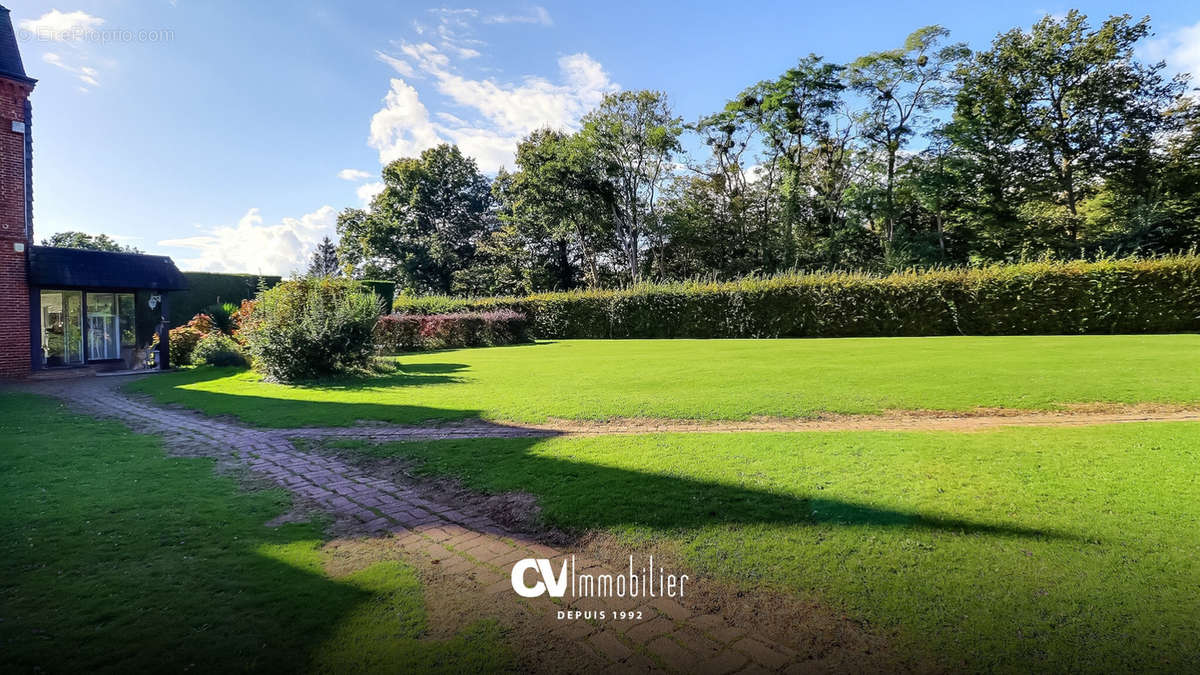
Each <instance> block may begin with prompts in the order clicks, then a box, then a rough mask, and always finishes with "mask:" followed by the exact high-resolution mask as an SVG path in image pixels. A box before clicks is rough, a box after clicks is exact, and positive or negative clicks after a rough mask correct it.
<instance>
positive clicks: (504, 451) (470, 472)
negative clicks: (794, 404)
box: [187, 363, 1076, 538]
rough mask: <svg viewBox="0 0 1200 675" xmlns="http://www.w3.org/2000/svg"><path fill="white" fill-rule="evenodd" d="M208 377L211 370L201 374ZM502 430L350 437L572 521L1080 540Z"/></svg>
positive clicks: (275, 423) (326, 410)
mask: <svg viewBox="0 0 1200 675" xmlns="http://www.w3.org/2000/svg"><path fill="white" fill-rule="evenodd" d="M458 365H459V364H453V363H437V364H426V366H427V367H428V368H429V369H430V371H431V374H428V375H417V376H416V377H418V378H429V377H441V376H442V375H441V374H439V371H449V372H454V369H455V368H456V367H457V366H458ZM200 375H201V376H203V374H202V373H201V374H200ZM187 396H188V405H189V406H190V407H194V408H197V409H200V410H203V411H205V412H206V413H208V414H210V415H222V414H228V415H233V416H239V412H240V413H243V414H244V413H245V411H246V409H248V408H253V409H255V410H256V411H257V412H256V415H255V419H256V420H259V419H268V420H270V426H272V427H275V428H302V427H314V426H337V425H339V424H344V423H345V421H346V420H348V419H349V420H388V421H392V422H397V423H402V424H419V423H422V422H428V421H461V420H476V419H478V418H479V413H480V411H479V410H471V409H448V408H431V407H427V406H410V405H394V404H386V405H385V404H373V403H349V402H334V401H302V400H293V399H288V400H282V399H272V398H266V397H258V396H245V395H238V394H231V393H215V392H205V391H198V390H190V391H188V392H187ZM480 426H482V427H490V428H491V429H492V431H493V432H495V434H496V435H497V436H502V435H506V434H507V435H525V434H526V433H527V434H528V435H527V436H525V437H520V438H486V439H484V438H479V439H462V440H447V441H427V442H412V443H397V444H390V445H386V446H366V445H363V444H351V445H350V446H347V447H350V448H353V449H355V450H356V451H358V452H362V453H364V454H368V455H375V456H387V455H394V456H404V457H410V458H413V459H418V460H420V461H422V462H423V463H424V466H425V468H426V470H428V471H430V472H433V473H436V474H440V475H450V476H456V477H460V478H461V477H469V480H468V483H469V484H470V485H471V486H472V487H475V488H478V489H482V490H485V491H489V492H510V491H526V492H531V493H533V494H535V495H537V496H538V498H539V502H540V504H541V506H542V508H543V509H544V512H545V513H546V515H547V517H549V518H551V519H552V520H553V521H554V524H555V525H559V526H563V527H568V528H578V529H586V528H605V527H615V526H630V525H633V526H644V527H651V528H656V529H664V530H677V529H693V528H698V527H702V526H706V525H713V524H791V525H804V524H809V525H818V524H834V525H845V526H848V527H852V526H886V527H907V528H910V529H913V530H918V531H920V530H925V531H941V532H956V533H965V534H987V535H993V536H1017V537H1049V538H1076V537H1075V536H1074V535H1070V534H1066V533H1062V532H1057V531H1052V530H1042V529H1037V528H1028V527H1022V526H1018V525H1008V524H999V523H985V522H978V521H971V520H967V519H960V518H952V517H946V516H942V515H937V514H926V513H919V512H915V511H903V510H896V509H887V508H881V507H877V506H873V505H869V504H863V503H856V502H853V501H844V500H832V499H829V498H826V497H821V496H818V495H791V494H784V493H779V492H772V491H768V490H758V489H752V488H746V487H739V486H735V485H729V484H726V483H721V482H715V481H707V480H702V479H697V478H689V477H685V476H678V475H666V474H660V473H653V472H649V471H636V470H629V469H621V468H615V467H609V466H602V465H598V464H592V463H588V462H580V461H571V460H566V459H560V458H553V457H547V456H544V455H542V454H538V453H534V452H531V450H533V449H534V448H535V447H536V446H537V444H538V443H540V442H542V440H544V439H545V438H546V437H548V436H553V435H555V434H553V433H550V432H545V431H542V430H528V429H525V428H523V427H521V426H520V425H517V424H498V423H480Z"/></svg>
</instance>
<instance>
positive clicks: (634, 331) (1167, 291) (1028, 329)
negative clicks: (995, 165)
mask: <svg viewBox="0 0 1200 675" xmlns="http://www.w3.org/2000/svg"><path fill="white" fill-rule="evenodd" d="M1198 282H1200V256H1195V255H1182V256H1169V257H1163V258H1154V259H1109V260H1101V261H1097V262H1086V261H1070V262H1030V263H1021V264H1015V265H993V266H986V267H975V268H951V269H935V270H929V271H905V272H899V273H895V274H890V275H887V276H879V275H873V274H866V273H857V272H831V273H796V274H788V275H780V276H773V277H756V278H746V279H741V280H737V281H729V282H703V281H690V282H677V283H666V284H640V285H638V286H633V287H630V288H625V289H619V290H578V291H567V292H558V293H541V294H537V295H530V296H527V297H496V298H451V297H445V296H427V297H416V298H414V297H403V296H402V297H400V298H398V299H397V300H396V302H395V306H394V308H395V310H396V311H398V312H407V313H414V314H434V313H444V312H454V311H470V310H474V311H480V310H488V309H497V308H507V309H513V310H515V311H519V312H523V313H526V314H527V315H528V316H529V317H530V318H531V320H532V322H533V331H534V335H535V336H537V337H541V338H614V337H696V338H713V337H823V336H824V337H841V336H885V335H957V334H982V335H989V334H990V335H995V334H1029V333H1043V334H1054V333H1118V332H1119V333H1142V332H1178V331H1192V330H1197V329H1200V284H1198Z"/></svg>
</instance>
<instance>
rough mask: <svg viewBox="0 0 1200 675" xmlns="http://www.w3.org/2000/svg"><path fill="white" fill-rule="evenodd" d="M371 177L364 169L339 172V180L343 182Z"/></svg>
mask: <svg viewBox="0 0 1200 675" xmlns="http://www.w3.org/2000/svg"><path fill="white" fill-rule="evenodd" d="M370 177H371V174H369V173H367V172H366V171H363V170H362V169H342V170H341V171H339V172H338V178H341V179H342V180H363V179H364V178H370Z"/></svg>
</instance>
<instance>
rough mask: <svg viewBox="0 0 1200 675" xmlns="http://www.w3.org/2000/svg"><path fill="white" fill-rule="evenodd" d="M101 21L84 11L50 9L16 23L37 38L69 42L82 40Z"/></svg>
mask: <svg viewBox="0 0 1200 675" xmlns="http://www.w3.org/2000/svg"><path fill="white" fill-rule="evenodd" d="M103 23H104V19H101V18H100V17H98V16H92V15H91V14H88V13H87V12H84V11H75V12H60V11H58V10H57V9H52V10H50V11H49V12H46V13H45V14H43V15H41V16H40V17H38V18H36V19H25V20H24V21H22V22H20V24H18V25H19V26H20V28H22V29H23V30H27V31H29V32H30V33H32V34H33V37H35V38H37V39H38V40H55V41H59V42H69V41H73V40H82V39H83V38H84V37H85V36H86V35H87V34H88V33H89V32H91V31H94V30H96V29H97V28H99V27H100V26H101V25H102V24H103Z"/></svg>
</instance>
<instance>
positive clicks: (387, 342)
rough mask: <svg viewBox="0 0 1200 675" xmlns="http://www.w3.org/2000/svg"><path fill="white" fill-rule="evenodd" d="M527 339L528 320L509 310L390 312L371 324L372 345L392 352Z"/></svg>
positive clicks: (499, 343) (474, 345)
mask: <svg viewBox="0 0 1200 675" xmlns="http://www.w3.org/2000/svg"><path fill="white" fill-rule="evenodd" d="M528 341H529V322H528V320H527V319H526V318H525V315H524V314H519V313H517V312H513V311H511V310H497V311H491V312H462V313H457V314H431V315H414V314H390V315H388V316H382V317H379V321H378V322H377V323H376V324H375V346H376V349H378V350H379V351H382V352H388V353H396V352H404V351H418V350H422V349H452V348H459V347H490V346H497V345H510V344H516V343H519V342H528Z"/></svg>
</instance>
